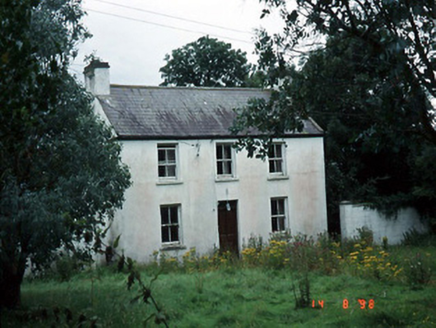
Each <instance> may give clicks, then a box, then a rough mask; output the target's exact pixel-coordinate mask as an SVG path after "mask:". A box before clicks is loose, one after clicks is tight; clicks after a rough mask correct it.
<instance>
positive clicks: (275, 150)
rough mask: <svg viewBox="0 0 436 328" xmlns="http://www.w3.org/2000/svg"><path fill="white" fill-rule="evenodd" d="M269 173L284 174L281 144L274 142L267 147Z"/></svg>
mask: <svg viewBox="0 0 436 328" xmlns="http://www.w3.org/2000/svg"><path fill="white" fill-rule="evenodd" d="M268 163H269V173H280V174H285V171H284V158H283V144H281V143H274V144H272V145H271V146H270V147H269V149H268Z"/></svg>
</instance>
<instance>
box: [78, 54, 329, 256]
mask: <svg viewBox="0 0 436 328" xmlns="http://www.w3.org/2000/svg"><path fill="white" fill-rule="evenodd" d="M85 75H86V85H87V88H88V89H89V90H90V91H91V92H93V93H94V94H95V96H96V100H95V109H96V111H97V112H98V113H99V114H100V115H101V116H102V117H103V118H104V119H105V120H106V121H107V122H108V123H109V124H110V125H111V126H112V127H113V129H114V131H115V133H116V135H117V137H118V139H119V141H120V142H121V143H122V144H123V152H122V156H123V161H124V162H125V163H126V164H127V165H128V166H129V168H130V172H131V175H132V180H133V185H132V187H131V188H130V189H129V190H128V191H127V192H126V194H125V197H126V201H125V203H124V207H123V209H122V210H120V211H118V212H117V213H116V217H115V221H114V223H113V225H112V228H111V229H112V230H111V231H112V232H111V233H112V236H117V235H119V234H121V235H122V236H121V240H120V247H121V248H122V249H124V252H125V253H126V255H128V256H131V257H133V258H135V259H136V260H138V261H149V260H150V255H151V254H152V253H153V251H156V250H159V251H166V252H168V253H169V255H177V253H178V254H182V253H184V252H185V250H186V249H189V248H191V247H196V249H197V251H198V252H199V253H206V252H209V251H212V250H213V249H214V248H215V247H216V248H220V249H229V250H233V251H235V252H238V251H240V250H241V247H242V245H243V243H244V242H247V241H248V239H249V238H250V236H262V237H263V238H264V240H267V239H268V238H269V235H270V233H272V232H278V231H284V230H287V229H289V230H290V231H291V232H292V233H293V234H296V233H304V234H308V235H316V234H317V233H320V232H323V231H326V230H327V217H326V196H325V175H324V153H323V133H322V131H321V129H320V128H319V127H318V126H317V125H316V124H315V123H314V122H313V121H311V120H307V121H305V127H304V130H303V131H302V132H300V133H292V134H287V135H285V136H284V137H283V138H280V139H277V140H275V143H274V145H273V146H272V148H271V149H270V152H269V157H268V158H266V159H265V160H264V161H262V160H260V159H254V158H248V157H247V153H246V152H245V151H242V152H236V151H235V149H233V148H232V144H233V143H234V142H235V140H236V139H235V137H234V136H232V135H231V134H230V133H229V131H228V129H229V127H230V126H231V124H232V121H233V119H234V117H235V114H234V111H233V109H234V108H237V107H241V106H244V105H245V104H246V103H247V101H248V99H250V98H254V97H263V98H267V97H269V92H268V91H263V90H260V89H242V88H235V89H230V88H229V89H227V88H216V89H215V88H185V87H144V86H126V85H110V84H109V65H108V64H107V63H101V62H94V63H93V64H91V65H90V66H88V67H87V68H86V69H85Z"/></svg>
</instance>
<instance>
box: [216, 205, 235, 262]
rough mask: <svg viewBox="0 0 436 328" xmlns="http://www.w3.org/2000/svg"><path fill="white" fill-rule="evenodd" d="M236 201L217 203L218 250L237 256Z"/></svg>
mask: <svg viewBox="0 0 436 328" xmlns="http://www.w3.org/2000/svg"><path fill="white" fill-rule="evenodd" d="M237 205H238V202H237V201H236V200H232V201H221V202H218V233H219V237H220V250H221V251H223V252H225V251H231V252H232V253H234V254H238V219H237Z"/></svg>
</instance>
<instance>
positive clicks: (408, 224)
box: [339, 202, 428, 244]
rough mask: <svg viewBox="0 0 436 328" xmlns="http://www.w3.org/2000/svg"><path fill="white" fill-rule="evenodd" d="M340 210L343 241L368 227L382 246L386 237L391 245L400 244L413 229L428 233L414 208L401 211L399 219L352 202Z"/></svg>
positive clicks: (341, 205)
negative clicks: (406, 233) (405, 234)
mask: <svg viewBox="0 0 436 328" xmlns="http://www.w3.org/2000/svg"><path fill="white" fill-rule="evenodd" d="M339 210H340V217H341V235H342V239H344V238H352V237H354V236H356V235H358V231H357V229H359V228H362V227H366V228H368V229H370V230H371V231H372V232H373V234H374V242H375V243H377V244H380V243H381V241H382V238H383V237H384V236H386V237H388V242H389V244H399V243H400V242H401V241H402V240H403V237H404V236H403V234H404V233H405V232H407V231H410V230H412V229H415V230H416V231H417V232H420V233H425V232H427V231H428V227H427V226H426V225H425V224H423V223H422V222H421V220H420V217H419V214H418V212H417V211H416V210H415V209H413V208H406V209H403V210H400V211H399V212H398V214H397V217H393V218H387V217H386V216H384V215H383V214H381V213H379V212H378V211H376V210H373V209H370V208H368V207H365V205H363V204H353V203H350V202H342V203H341V204H340V205H339Z"/></svg>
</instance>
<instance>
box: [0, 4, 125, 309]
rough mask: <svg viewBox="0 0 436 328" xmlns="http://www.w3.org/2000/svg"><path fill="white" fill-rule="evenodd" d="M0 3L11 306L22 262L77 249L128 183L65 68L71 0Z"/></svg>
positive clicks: (1, 185) (0, 227)
mask: <svg viewBox="0 0 436 328" xmlns="http://www.w3.org/2000/svg"><path fill="white" fill-rule="evenodd" d="M6 3H7V4H5V2H3V3H2V5H1V6H0V290H1V293H0V307H2V306H6V307H16V306H19V304H20V285H21V282H22V278H23V274H24V270H25V268H26V266H27V264H28V261H29V260H30V261H31V263H32V266H33V267H34V268H42V267H44V266H45V265H47V264H50V263H51V261H52V260H53V257H54V255H55V251H56V250H57V249H59V248H60V247H63V249H64V250H70V251H72V252H75V253H76V254H79V250H78V249H77V247H76V245H77V243H75V242H76V241H81V242H83V249H82V251H81V252H82V253H83V254H89V251H90V250H91V247H92V245H91V244H89V243H90V242H91V241H92V240H93V239H94V238H95V237H98V236H99V235H100V232H101V230H102V229H103V227H104V225H105V224H106V223H107V221H108V220H110V219H111V218H112V216H113V212H114V210H115V209H116V208H118V207H120V206H121V205H122V202H123V193H124V190H125V189H126V188H127V187H128V186H129V185H130V176H129V173H128V170H127V167H126V166H125V165H123V164H122V163H121V162H120V150H121V149H120V145H119V144H118V143H117V142H116V141H115V140H114V136H113V134H112V131H111V130H110V129H109V128H108V127H107V126H105V125H104V123H103V122H102V121H101V120H100V119H98V118H97V117H96V116H95V115H94V113H93V109H92V98H91V96H90V95H88V94H87V93H86V92H85V91H84V89H83V88H82V87H81V86H80V85H79V84H78V83H77V81H76V80H75V79H74V78H73V77H71V76H70V75H69V73H68V66H69V62H70V60H71V58H72V56H73V55H74V54H75V47H76V45H77V43H78V42H80V41H81V40H83V39H84V38H86V37H87V36H88V33H87V32H86V30H85V29H84V27H83V26H82V25H81V17H82V16H83V11H82V10H81V7H80V1H75V0H69V1H65V0H46V1H45V0H42V1H30V0H16V1H6Z"/></svg>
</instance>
